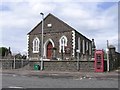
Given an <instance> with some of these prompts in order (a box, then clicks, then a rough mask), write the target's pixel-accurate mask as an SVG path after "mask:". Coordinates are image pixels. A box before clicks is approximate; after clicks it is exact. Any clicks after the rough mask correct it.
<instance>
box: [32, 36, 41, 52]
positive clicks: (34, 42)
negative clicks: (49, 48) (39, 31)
mask: <svg viewBox="0 0 120 90" xmlns="http://www.w3.org/2000/svg"><path fill="white" fill-rule="evenodd" d="M39 44H40V40H39V38H38V37H35V38H34V39H33V53H39ZM35 45H36V46H35ZM35 48H36V49H35Z"/></svg>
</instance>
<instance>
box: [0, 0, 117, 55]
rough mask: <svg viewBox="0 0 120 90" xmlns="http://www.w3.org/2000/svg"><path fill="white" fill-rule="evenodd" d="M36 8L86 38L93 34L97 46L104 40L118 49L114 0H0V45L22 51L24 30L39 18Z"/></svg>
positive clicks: (23, 49)
mask: <svg viewBox="0 0 120 90" xmlns="http://www.w3.org/2000/svg"><path fill="white" fill-rule="evenodd" d="M108 1H109V2H108ZM110 1H111V2H110ZM40 12H43V13H44V15H45V16H47V15H48V14H49V13H52V14H53V15H55V16H56V17H58V18H59V19H61V20H63V21H64V22H66V23H67V24H68V25H70V26H72V27H73V28H74V29H76V30H77V31H79V32H80V33H81V34H83V35H85V36H86V37H88V38H89V39H91V40H92V38H94V39H95V44H96V48H97V49H106V41H107V40H108V41H109V44H112V45H114V46H115V47H116V48H117V50H118V0H86V1H84V2H83V0H76V1H73V0H60V1H57V0H2V1H0V47H1V46H4V47H7V48H8V47H11V50H12V52H13V53H26V52H27V49H28V48H27V34H28V33H29V32H30V31H31V30H32V29H33V28H34V27H35V26H36V25H37V24H38V23H39V22H40V21H41V20H42V17H41V15H40Z"/></svg>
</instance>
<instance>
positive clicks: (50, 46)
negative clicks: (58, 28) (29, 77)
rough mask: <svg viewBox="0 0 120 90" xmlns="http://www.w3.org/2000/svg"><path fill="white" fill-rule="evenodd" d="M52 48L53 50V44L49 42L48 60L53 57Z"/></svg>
mask: <svg viewBox="0 0 120 90" xmlns="http://www.w3.org/2000/svg"><path fill="white" fill-rule="evenodd" d="M52 48H53V46H52V43H51V42H49V43H48V44H47V58H48V59H50V58H51V57H52Z"/></svg>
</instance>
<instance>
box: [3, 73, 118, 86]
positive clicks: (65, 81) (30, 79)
mask: <svg viewBox="0 0 120 90" xmlns="http://www.w3.org/2000/svg"><path fill="white" fill-rule="evenodd" d="M2 88H118V78H91V77H77V78H76V77H68V76H67V77H66V76H59V75H57V74H53V75H52V76H44V75H43V76H42V75H41V76H39V75H38V76H27V75H17V74H2Z"/></svg>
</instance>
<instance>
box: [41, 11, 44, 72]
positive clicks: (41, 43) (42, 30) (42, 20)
mask: <svg viewBox="0 0 120 90" xmlns="http://www.w3.org/2000/svg"><path fill="white" fill-rule="evenodd" d="M40 14H41V15H42V37H41V70H43V50H44V49H43V28H44V14H43V13H40Z"/></svg>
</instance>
